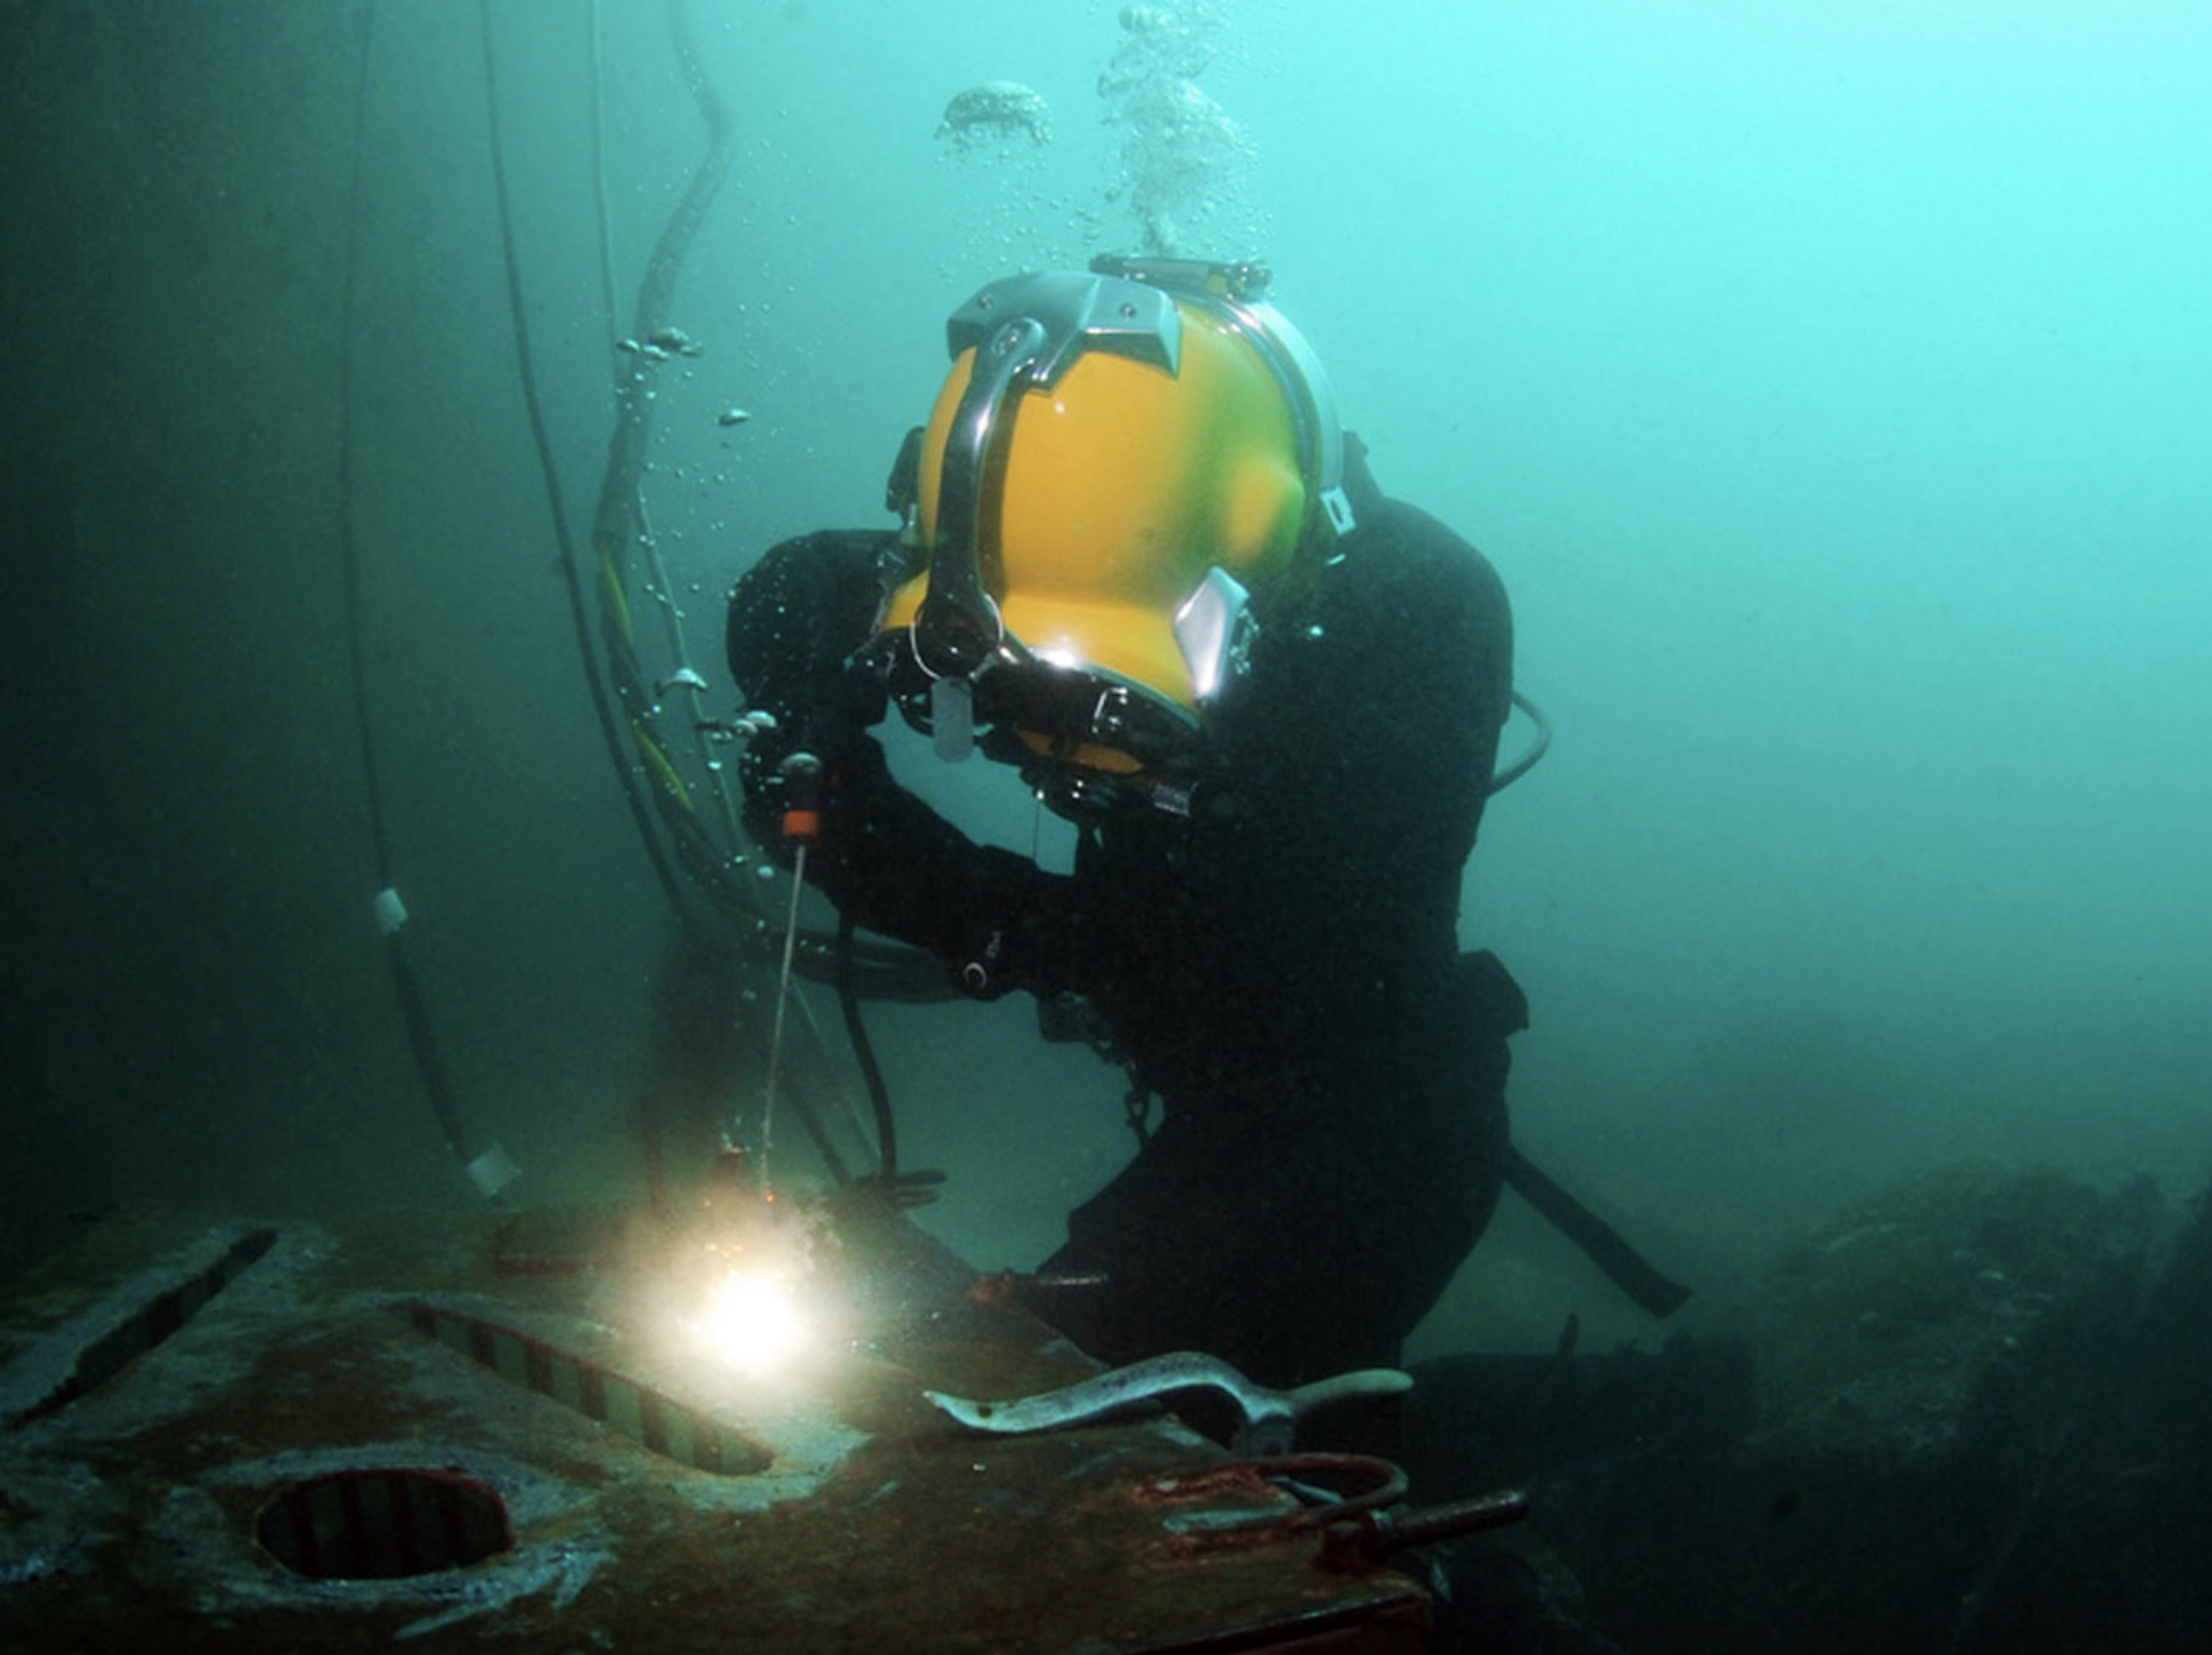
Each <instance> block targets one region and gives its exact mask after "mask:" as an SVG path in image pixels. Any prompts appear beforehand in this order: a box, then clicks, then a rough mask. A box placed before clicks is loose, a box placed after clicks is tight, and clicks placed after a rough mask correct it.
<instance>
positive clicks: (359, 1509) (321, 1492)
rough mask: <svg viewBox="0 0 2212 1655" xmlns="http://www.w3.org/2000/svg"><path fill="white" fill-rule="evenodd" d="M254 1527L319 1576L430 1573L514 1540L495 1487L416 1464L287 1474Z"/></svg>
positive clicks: (285, 1560)
mask: <svg viewBox="0 0 2212 1655" xmlns="http://www.w3.org/2000/svg"><path fill="white" fill-rule="evenodd" d="M254 1537H255V1538H256V1540H258V1541H259V1542H260V1543H261V1544H262V1546H263V1547H264V1548H265V1549H266V1550H267V1551H268V1553H269V1555H270V1556H272V1557H274V1558H275V1559H276V1561H277V1562H278V1563H282V1564H283V1565H284V1566H285V1567H286V1568H288V1569H290V1570H291V1571H292V1572H293V1573H294V1574H298V1575H308V1576H311V1577H313V1578H314V1579H316V1580H324V1581H389V1580H399V1579H403V1578H404V1577H406V1576H409V1575H427V1574H433V1573H435V1572H437V1571H438V1570H440V1569H451V1568H459V1567H461V1566H462V1565H463V1564H466V1563H481V1561H482V1560H483V1559H485V1558H488V1557H493V1556H496V1555H497V1554H499V1553H501V1552H503V1551H506V1550H508V1549H509V1548H511V1547H512V1546H513V1545H514V1543H515V1531H514V1526H513V1524H512V1523H510V1522H508V1520H507V1504H506V1502H505V1501H503V1500H502V1499H501V1498H500V1496H499V1491H498V1490H497V1489H495V1488H493V1487H492V1486H491V1485H490V1484H489V1483H486V1482H481V1481H478V1480H477V1479H476V1478H473V1477H466V1476H463V1475H462V1474H461V1473H460V1472H458V1471H445V1470H440V1469H437V1468H434V1467H414V1466H400V1467H391V1468H380V1469H367V1468H362V1469H356V1470H346V1471H334V1472H331V1473H330V1474H329V1475H327V1476H323V1477H314V1478H309V1479H308V1480H306V1481H301V1482H295V1483H292V1484H290V1485H289V1486H288V1487H285V1488H282V1489H279V1490H278V1491H277V1493H276V1496H275V1497H274V1498H273V1499H271V1500H270V1502H269V1503H268V1504H267V1505H265V1506H263V1507H262V1508H261V1515H260V1518H259V1519H258V1520H257V1521H256V1523H255V1525H254Z"/></svg>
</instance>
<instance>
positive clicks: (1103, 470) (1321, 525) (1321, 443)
mask: <svg viewBox="0 0 2212 1655" xmlns="http://www.w3.org/2000/svg"><path fill="white" fill-rule="evenodd" d="M1266 280H1267V276H1266V273H1265V272H1264V271H1263V270H1260V269H1259V268H1258V267H1256V266H1251V265H1219V264H1206V263H1199V262H1195V261H1183V260H1139V259H1120V258H1111V257H1107V258H1100V259H1097V260H1096V261H1094V263H1093V264H1092V267H1091V269H1090V271H1089V272H1088V273H1085V272H1075V271H1068V272H1048V273H1043V274H1037V275H1030V276H1014V277H1010V278H1008V279H1006V280H1003V281H997V282H993V284H991V285H990V286H988V287H986V288H984V289H983V290H982V291H981V292H979V293H977V294H976V295H975V296H973V298H971V299H970V300H969V301H968V302H967V303H966V304H964V305H962V306H961V307H960V308H959V309H958V310H956V311H954V312H953V313H952V317H951V319H950V320H949V321H948V323H947V324H946V333H947V338H948V342H949V344H950V347H951V350H952V358H953V362H952V373H951V374H950V376H949V377H948V378H946V380H945V383H944V387H943V389H942V390H940V391H939V393H938V395H937V400H936V405H935V407H934V409H933V411H932V414H931V417H930V422H929V424H928V426H927V427H926V428H925V429H924V430H923V432H922V433H921V438H920V451H919V455H918V475H917V476H916V477H915V479H914V485H913V488H912V492H911V500H910V501H909V504H910V511H909V518H910V532H909V536H908V541H909V544H910V548H911V549H912V550H913V551H914V552H915V553H916V554H917V556H918V559H919V562H918V564H917V565H914V566H911V567H910V570H909V573H908V576H907V578H906V579H905V580H904V582H903V583H901V584H900V585H898V586H897V588H896V589H895V590H894V591H893V592H892V593H891V599H890V603H889V604H888V606H887V608H886V611H885V614H884V619H883V623H882V634H881V638H880V640H879V642H880V643H881V644H887V645H896V644H904V646H905V647H904V650H903V652H901V653H903V656H904V659H903V660H896V659H894V660H893V662H892V664H891V668H892V669H891V684H892V691H893V694H894V696H896V698H897V699H898V701H899V705H901V707H902V708H903V709H904V710H905V712H906V714H907V716H908V718H909V719H910V721H911V722H912V723H914V724H915V725H917V726H919V727H922V728H924V729H927V730H930V731H931V732H932V735H933V736H934V738H935V740H936V742H937V746H938V748H939V750H940V751H941V752H943V753H945V754H946V756H948V757H959V756H961V755H962V754H963V753H964V752H965V751H966V750H967V748H968V746H971V745H973V735H974V732H975V731H976V730H977V729H982V730H984V731H986V743H985V750H986V751H988V752H992V753H993V755H994V756H998V757H1004V758H1010V759H1013V760H1014V761H1015V762H1017V763H1019V764H1021V765H1022V766H1023V768H1024V770H1025V772H1028V773H1030V774H1031V775H1032V777H1033V779H1040V781H1041V778H1043V777H1045V776H1047V775H1050V776H1051V777H1053V778H1055V779H1057V780H1059V781H1060V782H1062V783H1064V784H1065V786H1064V787H1061V788H1059V789H1057V790H1058V791H1059V792H1060V793H1061V797H1060V798H1059V799H1058V800H1057V801H1055V802H1058V803H1063V804H1073V803H1078V802H1080V796H1081V795H1082V794H1083V793H1084V792H1085V791H1086V790H1087V789H1096V788H1097V787H1101V786H1104V785H1107V783H1108V782H1109V779H1114V780H1118V781H1120V782H1122V783H1136V784H1137V785H1138V786H1140V787H1142V788H1143V789H1144V790H1145V791H1147V792H1148V793H1149V794H1152V795H1153V796H1154V802H1156V803H1167V804H1170V805H1171V806H1172V805H1173V804H1174V803H1175V799H1176V795H1177V791H1178V780H1177V778H1178V771H1180V770H1182V769H1183V768H1184V767H1185V766H1184V765H1183V764H1182V763H1180V762H1179V761H1180V760H1182V759H1183V758H1185V757H1187V755H1188V754H1189V752H1190V750H1191V749H1192V747H1193V746H1194V741H1193V738H1194V737H1196V736H1197V734H1198V732H1199V730H1200V728H1201V727H1202V720H1203V715H1204V713H1205V711H1206V709H1207V708H1208V706H1209V705H1211V704H1212V703H1213V702H1214V700H1215V698H1216V697H1218V696H1219V694H1220V693H1221V691H1222V690H1223V689H1224V688H1225V687H1226V686H1227V685H1228V684H1230V683H1231V682H1232V681H1233V680H1234V678H1235V677H1236V674H1237V672H1238V670H1239V665H1240V664H1241V660H1242V652H1243V649H1244V648H1245V646H1246V644H1247V643H1248V628H1249V626H1250V625H1251V624H1252V619H1251V615H1250V611H1249V608H1248V604H1249V601H1250V600H1251V598H1252V597H1253V595H1254V594H1256V593H1260V592H1264V590H1265V589H1266V588H1267V587H1268V586H1269V585H1270V584H1271V583H1272V582H1275V581H1276V580H1277V579H1278V578H1279V577H1280V576H1281V575H1282V574H1283V573H1284V572H1285V571H1286V570H1287V569H1288V568H1289V567H1290V566H1291V565H1292V564H1293V562H1296V561H1297V560H1298V559H1299V558H1301V556H1306V555H1310V553H1311V551H1312V549H1313V548H1314V547H1316V546H1317V545H1325V544H1326V543H1327V542H1328V541H1330V540H1331V539H1333V537H1334V536H1336V535H1338V534H1342V533H1343V532H1344V531H1345V530H1347V529H1349V528H1350V527H1351V526H1352V513H1351V507H1350V505H1349V503H1348V502H1347V501H1346V500H1345V498H1344V492H1343V486H1342V473H1343V438H1342V431H1341V430H1340V429H1339V427H1338V424H1337V421H1336V414H1335V408H1334V404H1333V402H1332V401H1331V399H1330V397H1329V394H1328V387H1327V383H1326V380H1325V379H1324V378H1323V376H1322V374H1321V368H1320V365H1319V363H1318V362H1316V360H1315V359H1314V358H1313V355H1312V352H1311V351H1310V350H1309V349H1308V348H1307V346H1306V344H1305V341H1304V340H1303V339H1302V338H1301V337H1300V336H1299V335H1298V333H1297V331H1296V330H1295V329H1293V328H1292V327H1291V326H1290V324H1289V323H1288V322H1287V321H1285V320H1284V319H1283V318H1282V317H1281V316H1280V314H1279V313H1277V312H1276V310H1275V309H1274V307H1273V306H1271V305H1269V304H1266V303H1265V302H1263V301H1262V300H1261V299H1260V291H1261V289H1262V288H1263V287H1264V285H1265V283H1266ZM1071 788H1072V795H1071V793H1070V792H1069V789H1071ZM1162 788H1164V789H1165V793H1164V795H1163V794H1161V792H1160V789H1162ZM1052 796H1053V795H1052V792H1051V791H1048V798H1052Z"/></svg>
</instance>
